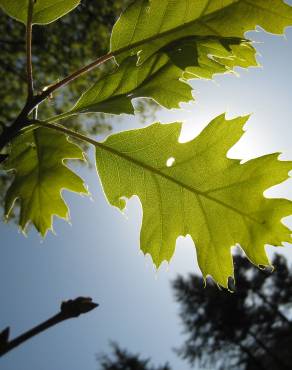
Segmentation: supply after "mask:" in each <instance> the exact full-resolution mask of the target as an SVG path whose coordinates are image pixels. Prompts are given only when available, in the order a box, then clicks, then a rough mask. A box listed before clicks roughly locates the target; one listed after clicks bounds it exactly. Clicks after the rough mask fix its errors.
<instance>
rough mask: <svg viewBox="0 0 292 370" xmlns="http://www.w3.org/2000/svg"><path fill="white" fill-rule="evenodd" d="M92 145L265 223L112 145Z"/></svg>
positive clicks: (259, 222) (97, 143)
mask: <svg viewBox="0 0 292 370" xmlns="http://www.w3.org/2000/svg"><path fill="white" fill-rule="evenodd" d="M94 145H95V146H96V147H99V148H100V149H103V150H105V151H107V152H110V153H111V154H114V155H117V156H119V157H120V158H123V159H125V160H126V161H128V162H130V163H134V164H135V165H136V166H139V167H142V168H144V169H145V170H147V171H150V172H151V173H154V174H156V175H158V176H161V177H163V178H165V179H166V180H169V181H171V182H173V183H175V184H176V185H178V186H181V187H182V188H184V189H186V190H188V191H190V192H191V193H193V194H196V195H197V196H198V195H199V196H202V197H204V198H206V199H209V200H211V201H213V202H215V203H217V204H219V205H221V206H222V207H225V208H228V209H230V210H232V211H233V212H235V213H237V214H239V215H241V216H243V217H246V218H248V219H249V220H251V221H253V222H255V223H257V224H261V225H263V224H264V223H265V222H264V221H260V220H258V219H256V218H254V217H252V216H250V215H249V214H247V213H245V212H242V211H240V210H239V209H237V208H235V207H233V206H231V205H229V204H226V203H224V202H223V201H221V200H219V199H217V198H214V197H212V196H210V195H208V194H206V193H205V192H203V191H201V190H199V189H196V188H193V187H191V186H189V185H187V184H185V183H183V182H181V181H180V180H177V179H176V178H174V177H172V176H170V175H168V174H166V173H164V172H162V171H160V170H159V169H157V168H155V167H152V166H150V165H148V164H146V163H144V162H141V161H139V160H137V159H135V158H132V157H130V156H128V155H127V154H125V153H122V152H119V151H118V150H116V149H114V148H112V147H109V146H107V145H106V144H105V143H99V142H94Z"/></svg>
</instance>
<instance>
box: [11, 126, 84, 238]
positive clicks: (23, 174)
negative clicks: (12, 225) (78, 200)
mask: <svg viewBox="0 0 292 370" xmlns="http://www.w3.org/2000/svg"><path fill="white" fill-rule="evenodd" d="M65 159H79V160H83V159H84V158H83V153H82V150H81V149H80V148H79V147H78V146H77V145H76V144H73V143H71V142H69V141H68V140H67V138H66V136H65V135H63V134H60V133H56V132H54V131H52V130H49V129H46V128H38V129H36V130H34V131H30V132H27V133H25V134H23V135H20V136H18V137H17V138H16V139H15V140H14V141H13V143H12V147H11V154H10V155H9V159H8V160H7V162H6V163H5V165H6V169H14V170H15V178H14V181H13V182H12V184H11V186H10V188H9V189H8V191H7V194H6V199H5V213H6V216H7V217H8V216H9V213H10V212H11V210H12V209H13V206H14V204H15V201H16V200H17V199H19V201H20V217H19V225H20V227H21V229H22V230H23V231H25V230H26V227H27V225H28V224H29V223H30V222H32V223H33V224H34V226H35V227H36V229H37V230H38V231H39V232H40V233H41V234H42V235H43V236H45V235H46V233H47V231H48V230H49V229H52V218H53V215H56V216H58V217H60V218H64V219H68V217H69V211H68V207H67V205H66V203H65V202H64V200H63V198H62V196H61V191H62V190H63V189H68V190H70V191H74V192H77V193H83V194H87V190H86V188H85V186H84V182H83V181H82V179H81V178H80V177H79V176H77V175H76V174H75V173H73V172H72V171H71V170H70V169H69V168H68V167H66V166H65V165H64V164H63V162H64V160H65Z"/></svg>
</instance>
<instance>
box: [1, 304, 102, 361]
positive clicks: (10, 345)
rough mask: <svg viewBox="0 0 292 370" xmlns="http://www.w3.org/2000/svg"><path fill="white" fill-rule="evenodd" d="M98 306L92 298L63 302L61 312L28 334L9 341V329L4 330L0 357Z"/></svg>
mask: <svg viewBox="0 0 292 370" xmlns="http://www.w3.org/2000/svg"><path fill="white" fill-rule="evenodd" d="M97 306H98V304H97V303H94V302H92V299H91V298H88V297H78V298H76V299H73V300H72V299H70V300H69V301H66V302H63V303H62V304H61V307H60V312H58V313H57V314H56V315H54V316H52V317H51V318H49V319H48V320H46V321H44V322H43V323H41V324H39V325H37V326H35V327H34V328H32V329H30V330H28V331H27V332H25V333H23V334H21V335H20V336H18V337H16V338H15V339H12V340H11V341H9V332H10V329H9V327H8V328H6V329H4V330H3V331H2V333H0V357H1V356H3V355H5V354H6V353H7V352H9V351H11V350H12V349H14V348H15V347H17V346H19V345H20V344H22V343H24V342H26V341H27V340H29V339H30V338H32V337H34V336H36V335H38V334H40V333H41V332H43V331H45V330H47V329H49V328H51V327H52V326H55V325H57V324H59V323H60V322H62V321H65V320H68V319H71V318H74V317H78V316H80V315H82V314H84V313H87V312H90V311H91V310H93V309H95V308H96V307H97Z"/></svg>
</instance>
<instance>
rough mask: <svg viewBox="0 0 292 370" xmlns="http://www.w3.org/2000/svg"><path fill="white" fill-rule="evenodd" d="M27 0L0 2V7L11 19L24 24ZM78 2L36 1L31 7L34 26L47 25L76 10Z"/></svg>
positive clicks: (66, 0)
mask: <svg viewBox="0 0 292 370" xmlns="http://www.w3.org/2000/svg"><path fill="white" fill-rule="evenodd" d="M28 3H29V0H0V7H1V8H2V9H3V10H4V11H5V12H6V13H7V14H9V15H10V16H11V17H12V18H15V19H17V20H18V21H20V22H22V23H24V24H26V22H27V14H28ZM79 3H80V0H37V1H35V4H34V7H33V18H32V21H33V23H34V24H48V23H51V22H53V21H55V20H56V19H58V18H61V17H62V16H63V15H65V14H67V13H69V12H70V11H71V10H73V9H74V8H76V7H77V6H78V5H79Z"/></svg>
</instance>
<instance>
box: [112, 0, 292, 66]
mask: <svg viewBox="0 0 292 370" xmlns="http://www.w3.org/2000/svg"><path fill="white" fill-rule="evenodd" d="M289 25H292V7H291V6H290V5H288V4H285V3H284V2H283V1H282V0H226V1H222V0H212V1H207V0H196V1H189V0H179V1H170V0H152V1H150V0H136V1H134V2H133V3H132V4H131V5H130V6H129V7H128V8H127V9H126V10H125V11H124V13H122V15H121V17H120V18H119V19H118V21H117V22H116V24H115V26H114V28H113V32H112V37H111V50H112V51H116V50H119V49H121V48H125V47H127V46H128V45H135V44H136V43H138V44H139V45H137V46H136V47H134V48H133V49H131V50H128V51H125V52H123V53H122V55H119V56H118V58H117V60H118V61H119V62H120V61H121V60H123V59H124V58H125V57H127V56H128V55H133V53H136V54H137V55H139V62H140V63H142V62H144V61H145V60H146V59H148V58H149V57H150V56H151V55H153V54H155V53H157V52H158V51H159V50H161V49H162V48H164V47H166V45H168V44H170V43H172V42H174V41H178V40H180V39H184V38H186V37H190V36H193V37H197V38H198V39H199V40H200V39H202V38H204V37H205V38H206V39H210V38H213V39H214V40H217V41H218V42H220V41H221V40H222V39H224V38H228V37H236V38H240V39H243V38H244V35H245V32H246V31H250V30H253V29H255V27H256V26H261V27H263V28H264V29H265V30H266V31H267V32H271V33H275V34H281V33H283V29H284V28H285V27H287V26H289Z"/></svg>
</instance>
